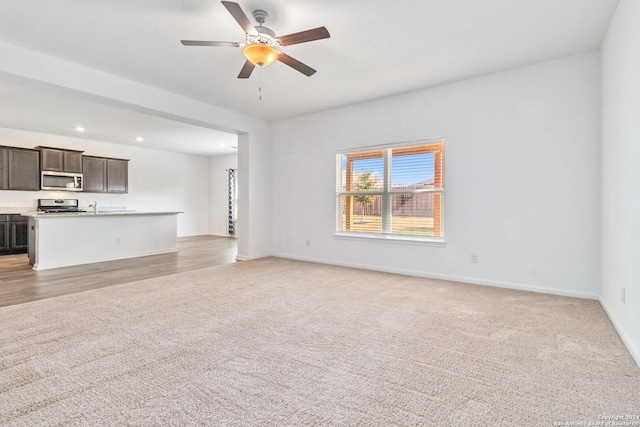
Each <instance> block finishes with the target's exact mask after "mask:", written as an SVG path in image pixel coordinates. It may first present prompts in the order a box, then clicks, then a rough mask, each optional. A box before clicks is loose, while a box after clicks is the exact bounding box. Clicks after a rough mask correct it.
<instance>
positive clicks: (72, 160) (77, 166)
mask: <svg viewBox="0 0 640 427" xmlns="http://www.w3.org/2000/svg"><path fill="white" fill-rule="evenodd" d="M36 148H38V149H40V152H41V153H42V170H43V171H53V172H68V173H82V151H75V150H61V149H59V148H51V147H36Z"/></svg>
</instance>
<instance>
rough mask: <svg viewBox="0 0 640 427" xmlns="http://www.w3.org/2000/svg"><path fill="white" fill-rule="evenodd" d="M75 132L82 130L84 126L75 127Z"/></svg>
mask: <svg viewBox="0 0 640 427" xmlns="http://www.w3.org/2000/svg"><path fill="white" fill-rule="evenodd" d="M75 130H76V132H84V128H83V127H82V126H76V127H75Z"/></svg>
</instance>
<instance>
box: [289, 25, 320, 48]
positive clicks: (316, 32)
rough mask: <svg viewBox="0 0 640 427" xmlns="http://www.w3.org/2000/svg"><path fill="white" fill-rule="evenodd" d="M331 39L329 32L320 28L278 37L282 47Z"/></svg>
mask: <svg viewBox="0 0 640 427" xmlns="http://www.w3.org/2000/svg"><path fill="white" fill-rule="evenodd" d="M329 37H331V36H330V35H329V31H328V30H327V29H326V28H325V27H318V28H314V29H312V30H307V31H300V32H299V33H293V34H288V35H286V36H282V37H278V40H279V41H280V45H281V46H290V45H292V44H298V43H305V42H312V41H314V40H321V39H328V38H329Z"/></svg>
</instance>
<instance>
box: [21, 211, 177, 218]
mask: <svg viewBox="0 0 640 427" xmlns="http://www.w3.org/2000/svg"><path fill="white" fill-rule="evenodd" d="M181 213H184V212H173V211H170V212H157V211H98V213H93V212H65V213H44V212H23V213H22V216H30V217H34V218H74V217H98V216H133V215H176V214H181Z"/></svg>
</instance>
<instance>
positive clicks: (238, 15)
mask: <svg viewBox="0 0 640 427" xmlns="http://www.w3.org/2000/svg"><path fill="white" fill-rule="evenodd" d="M222 5H223V6H224V7H226V8H227V10H228V11H229V13H230V14H231V16H233V19H235V20H236V22H237V23H238V24H240V26H241V27H242V29H243V30H244V32H245V33H247V34H251V35H253V36H257V35H258V31H256V28H255V27H254V26H253V24H252V23H251V21H249V18H247V15H245V13H244V12H243V11H242V9H241V8H240V5H239V4H238V3H234V2H232V1H223V2H222Z"/></svg>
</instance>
